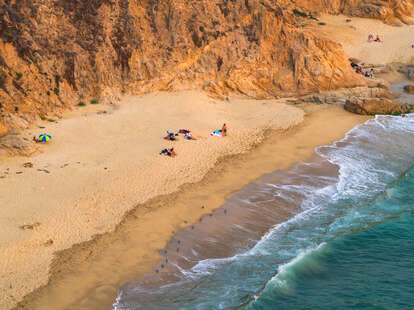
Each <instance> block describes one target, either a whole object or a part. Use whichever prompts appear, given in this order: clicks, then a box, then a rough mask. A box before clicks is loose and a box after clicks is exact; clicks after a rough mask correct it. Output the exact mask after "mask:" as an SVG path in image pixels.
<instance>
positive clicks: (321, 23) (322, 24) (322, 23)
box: [318, 22, 326, 26]
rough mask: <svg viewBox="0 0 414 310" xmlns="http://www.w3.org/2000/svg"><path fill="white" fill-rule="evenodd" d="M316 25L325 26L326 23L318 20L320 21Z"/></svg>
mask: <svg viewBox="0 0 414 310" xmlns="http://www.w3.org/2000/svg"><path fill="white" fill-rule="evenodd" d="M318 25H321V26H325V25H326V23H325V22H320V23H318Z"/></svg>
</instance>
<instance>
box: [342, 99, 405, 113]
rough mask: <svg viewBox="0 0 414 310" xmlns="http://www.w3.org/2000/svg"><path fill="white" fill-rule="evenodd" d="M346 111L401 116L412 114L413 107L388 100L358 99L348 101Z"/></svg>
mask: <svg viewBox="0 0 414 310" xmlns="http://www.w3.org/2000/svg"><path fill="white" fill-rule="evenodd" d="M345 110H347V111H349V112H352V113H357V114H362V115H377V114H388V115H400V114H404V113H410V112H412V110H413V109H412V107H411V106H410V105H407V104H399V103H396V102H394V101H392V100H390V99H386V98H358V97H352V98H350V99H348V100H346V103H345Z"/></svg>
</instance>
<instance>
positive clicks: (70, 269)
mask: <svg viewBox="0 0 414 310" xmlns="http://www.w3.org/2000/svg"><path fill="white" fill-rule="evenodd" d="M302 108H304V110H305V111H306V113H307V116H306V117H305V120H304V122H303V123H302V124H300V125H298V126H296V127H294V128H292V129H290V130H288V131H285V132H278V133H274V132H273V133H271V134H270V135H269V136H268V138H266V140H265V142H264V143H262V144H260V145H259V146H257V147H256V148H255V149H254V150H252V151H251V152H249V153H247V154H243V155H236V156H231V157H226V158H223V159H222V160H221V161H220V162H219V164H218V165H216V167H215V168H214V169H212V170H211V171H210V172H209V173H208V174H207V175H206V176H205V177H204V178H203V180H202V181H200V182H198V183H195V184H188V185H184V186H182V187H181V188H180V191H179V192H177V193H174V194H172V195H167V196H161V197H158V198H155V199H153V200H151V201H150V202H148V203H145V204H144V205H140V206H138V207H137V208H135V209H134V210H133V211H131V212H130V213H129V214H128V215H127V216H126V218H125V219H124V220H123V222H122V224H121V225H119V226H118V228H117V229H116V231H115V232H113V233H107V234H104V235H101V236H98V237H96V238H95V239H94V240H92V241H89V242H86V243H83V244H78V245H75V246H74V247H72V248H70V249H68V250H65V251H63V252H60V253H59V254H58V255H57V257H56V258H55V259H54V261H53V264H52V267H51V278H50V282H49V285H47V286H45V287H43V288H41V289H39V290H37V291H35V292H34V293H33V294H30V295H29V296H27V297H26V298H25V300H24V302H23V303H21V304H20V305H19V307H18V309H31V310H46V309H110V308H111V304H112V303H113V301H114V299H115V297H116V295H117V291H118V288H119V287H120V286H121V285H123V284H124V283H125V282H128V281H131V280H134V279H137V278H138V277H139V276H142V275H144V274H147V273H149V272H151V271H152V270H153V268H154V266H156V264H157V262H158V265H159V264H160V263H159V260H160V258H161V254H160V251H161V250H162V249H164V248H165V247H166V246H167V244H168V243H169V241H170V240H171V238H172V237H173V236H174V235H175V234H176V233H177V232H179V231H182V230H183V229H184V228H186V227H189V229H191V226H192V225H193V224H194V223H197V222H199V221H200V218H202V217H203V215H204V216H206V215H207V214H211V213H212V212H213V210H215V209H217V208H219V207H220V206H222V205H223V204H224V203H225V200H226V198H227V197H229V196H230V195H231V194H232V193H234V192H235V191H237V190H239V189H240V188H242V187H244V186H246V185H247V184H249V183H251V182H252V181H254V180H256V179H257V178H259V177H260V176H262V175H263V174H266V173H269V172H273V171H276V170H282V169H287V168H289V167H290V166H292V165H293V164H294V163H297V162H302V161H307V160H308V159H309V158H311V157H312V156H313V154H314V148H315V147H316V146H319V145H325V144H329V143H331V142H333V141H335V140H338V139H341V138H342V137H343V135H344V134H345V132H347V131H348V130H350V129H351V128H352V127H354V126H355V125H357V124H359V123H361V122H363V121H365V120H366V119H368V118H367V117H363V116H358V115H354V114H350V113H348V112H346V111H344V110H343V108H342V107H341V106H325V105H320V106H312V105H310V106H305V107H302ZM207 217H208V218H209V216H208V215H207ZM210 226H211V225H210ZM211 227H212V226H211ZM183 250H184V249H183Z"/></svg>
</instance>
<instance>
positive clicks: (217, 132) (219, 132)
mask: <svg viewBox="0 0 414 310" xmlns="http://www.w3.org/2000/svg"><path fill="white" fill-rule="evenodd" d="M210 135H211V136H216V137H223V132H222V131H221V130H214V131H213V132H211V133H210Z"/></svg>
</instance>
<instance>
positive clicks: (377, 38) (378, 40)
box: [368, 34, 382, 43]
mask: <svg viewBox="0 0 414 310" xmlns="http://www.w3.org/2000/svg"><path fill="white" fill-rule="evenodd" d="M368 42H378V43H382V40H381V39H380V37H379V35H377V36H376V38H375V39H374V35H373V34H369V35H368Z"/></svg>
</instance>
